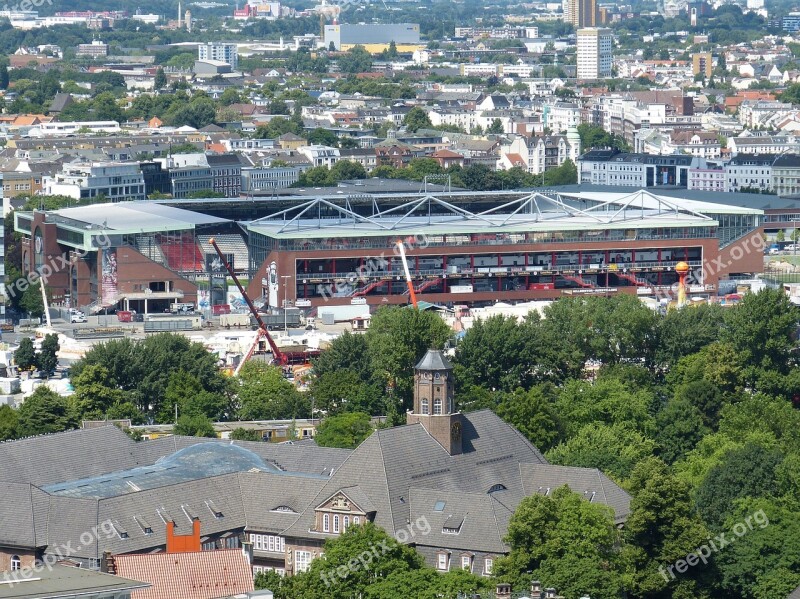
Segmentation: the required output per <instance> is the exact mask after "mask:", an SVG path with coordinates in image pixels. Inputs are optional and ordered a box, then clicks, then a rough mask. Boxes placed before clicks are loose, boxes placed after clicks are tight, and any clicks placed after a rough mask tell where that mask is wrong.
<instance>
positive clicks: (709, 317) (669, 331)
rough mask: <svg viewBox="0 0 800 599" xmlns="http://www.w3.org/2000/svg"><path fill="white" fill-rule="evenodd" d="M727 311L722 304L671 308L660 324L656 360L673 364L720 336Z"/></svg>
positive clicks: (667, 364) (668, 364) (658, 325)
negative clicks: (684, 308) (683, 308)
mask: <svg viewBox="0 0 800 599" xmlns="http://www.w3.org/2000/svg"><path fill="white" fill-rule="evenodd" d="M724 318H725V311H724V308H722V306H720V305H719V304H700V305H698V306H692V307H691V309H690V310H669V311H667V314H666V316H664V317H663V318H661V319H660V320H659V321H658V323H657V329H658V330H657V337H658V347H657V348H656V363H657V364H659V365H661V366H664V367H667V368H668V367H671V366H673V365H675V364H676V363H677V362H678V360H679V359H681V358H683V357H684V356H688V355H690V354H693V353H696V352H698V351H700V350H701V349H702V348H703V347H705V346H706V345H709V344H710V343H713V342H715V341H717V340H718V339H719V335H720V331H721V329H722V326H723V322H724Z"/></svg>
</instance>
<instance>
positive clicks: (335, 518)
mask: <svg viewBox="0 0 800 599" xmlns="http://www.w3.org/2000/svg"><path fill="white" fill-rule="evenodd" d="M333 532H335V533H338V532H339V514H334V516H333Z"/></svg>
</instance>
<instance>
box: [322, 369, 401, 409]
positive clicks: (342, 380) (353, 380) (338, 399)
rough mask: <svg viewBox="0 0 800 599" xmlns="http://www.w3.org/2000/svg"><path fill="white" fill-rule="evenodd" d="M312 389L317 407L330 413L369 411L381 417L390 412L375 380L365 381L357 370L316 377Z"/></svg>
mask: <svg viewBox="0 0 800 599" xmlns="http://www.w3.org/2000/svg"><path fill="white" fill-rule="evenodd" d="M309 387H310V388H309V393H310V395H311V397H312V398H313V399H314V407H315V408H316V409H317V410H324V411H325V412H327V413H328V414H337V413H339V412H366V413H368V414H371V415H373V416H381V415H384V414H385V413H386V406H385V405H384V401H383V393H382V392H381V389H380V387H378V385H376V384H375V383H374V382H373V381H371V380H366V381H365V380H364V379H362V378H361V376H359V374H358V373H357V372H355V371H353V370H350V369H347V368H344V369H341V370H338V371H336V372H323V373H322V374H316V375H315V376H314V378H313V379H312V380H311V384H310V386H309Z"/></svg>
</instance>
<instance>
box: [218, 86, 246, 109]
mask: <svg viewBox="0 0 800 599" xmlns="http://www.w3.org/2000/svg"><path fill="white" fill-rule="evenodd" d="M241 101H242V97H241V96H240V95H239V92H238V91H236V90H235V89H234V88H232V87H229V88H228V89H226V90H225V91H224V92H222V94H221V95H220V97H219V103H220V104H222V105H223V106H230V105H231V104H236V103H237V102H241Z"/></svg>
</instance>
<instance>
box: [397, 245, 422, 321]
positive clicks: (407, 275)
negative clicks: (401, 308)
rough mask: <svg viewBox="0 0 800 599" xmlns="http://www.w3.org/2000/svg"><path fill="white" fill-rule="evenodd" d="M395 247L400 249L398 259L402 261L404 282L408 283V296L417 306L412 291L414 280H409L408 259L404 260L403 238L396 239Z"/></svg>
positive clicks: (414, 294) (415, 295)
mask: <svg viewBox="0 0 800 599" xmlns="http://www.w3.org/2000/svg"><path fill="white" fill-rule="evenodd" d="M397 248H398V250H400V259H401V260H402V261H403V270H404V271H405V273H406V283H408V296H409V297H410V298H411V305H412V306H414V307H415V308H417V307H418V306H417V294H416V293H415V292H414V281H412V280H411V273H410V272H409V270H408V261H407V260H406V247H405V245H404V244H403V240H402V239H400V240H398V241H397Z"/></svg>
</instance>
